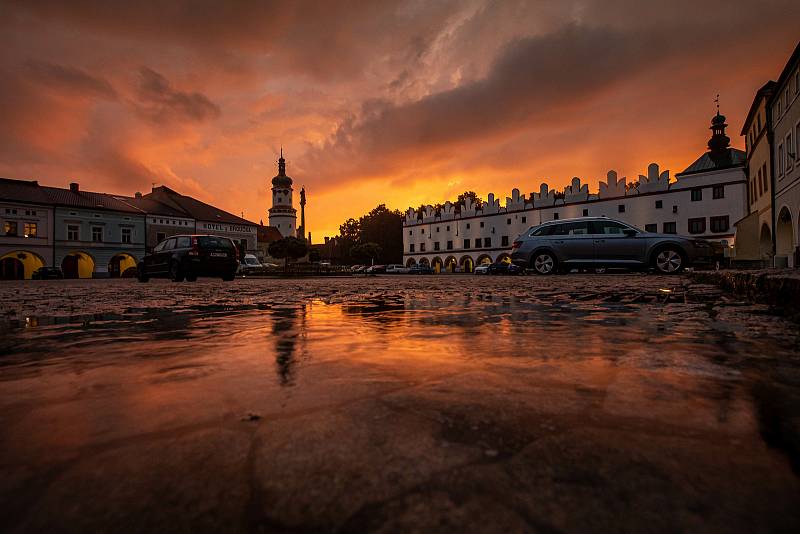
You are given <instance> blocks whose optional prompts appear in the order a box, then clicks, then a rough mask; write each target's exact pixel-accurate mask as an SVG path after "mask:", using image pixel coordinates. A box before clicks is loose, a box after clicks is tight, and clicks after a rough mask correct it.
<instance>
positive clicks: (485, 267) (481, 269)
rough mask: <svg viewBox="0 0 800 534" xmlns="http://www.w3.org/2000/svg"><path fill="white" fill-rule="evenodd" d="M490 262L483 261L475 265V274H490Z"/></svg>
mask: <svg viewBox="0 0 800 534" xmlns="http://www.w3.org/2000/svg"><path fill="white" fill-rule="evenodd" d="M489 265H490V264H489V263H483V264H481V265H478V266H477V267H475V271H474V272H475V274H489Z"/></svg>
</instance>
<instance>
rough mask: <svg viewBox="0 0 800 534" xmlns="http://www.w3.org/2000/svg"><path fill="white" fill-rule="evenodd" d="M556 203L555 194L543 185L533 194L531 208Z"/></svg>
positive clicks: (547, 186)
mask: <svg viewBox="0 0 800 534" xmlns="http://www.w3.org/2000/svg"><path fill="white" fill-rule="evenodd" d="M555 203H556V192H555V191H551V190H550V186H549V185H547V184H545V183H543V184H542V185H540V186H539V192H538V193H534V194H533V207H534V208H541V207H543V206H552V205H554V204H555Z"/></svg>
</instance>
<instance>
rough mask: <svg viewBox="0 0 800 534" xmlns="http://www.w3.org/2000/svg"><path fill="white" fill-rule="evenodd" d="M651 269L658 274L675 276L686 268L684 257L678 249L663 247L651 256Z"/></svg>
mask: <svg viewBox="0 0 800 534" xmlns="http://www.w3.org/2000/svg"><path fill="white" fill-rule="evenodd" d="M653 267H654V268H655V270H656V272H658V273H659V274H677V273H679V272H681V271H682V270H683V269H684V267H686V256H685V255H684V254H683V252H682V251H681V250H680V249H678V248H675V247H664V248H661V249H658V250H657V251H656V252H655V254H654V255H653Z"/></svg>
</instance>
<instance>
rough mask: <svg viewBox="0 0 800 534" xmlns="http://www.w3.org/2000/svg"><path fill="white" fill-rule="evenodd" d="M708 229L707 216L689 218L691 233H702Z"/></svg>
mask: <svg viewBox="0 0 800 534" xmlns="http://www.w3.org/2000/svg"><path fill="white" fill-rule="evenodd" d="M705 231H706V218H705V217H698V218H696V219H689V233H690V234H702V233H703V232H705Z"/></svg>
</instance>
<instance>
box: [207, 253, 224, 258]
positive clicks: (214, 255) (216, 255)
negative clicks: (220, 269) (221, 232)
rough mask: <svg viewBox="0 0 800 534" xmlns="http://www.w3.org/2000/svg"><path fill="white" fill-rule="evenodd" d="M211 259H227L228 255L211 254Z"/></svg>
mask: <svg viewBox="0 0 800 534" xmlns="http://www.w3.org/2000/svg"><path fill="white" fill-rule="evenodd" d="M211 257H212V258H227V257H228V255H227V254H226V253H225V252H212V253H211Z"/></svg>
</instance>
